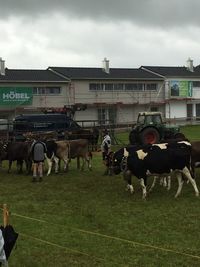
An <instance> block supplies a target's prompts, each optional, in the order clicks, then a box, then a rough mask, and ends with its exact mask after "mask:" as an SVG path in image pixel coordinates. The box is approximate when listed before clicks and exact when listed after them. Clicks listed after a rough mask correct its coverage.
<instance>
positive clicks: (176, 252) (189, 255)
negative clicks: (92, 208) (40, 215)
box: [12, 213, 200, 260]
mask: <svg viewBox="0 0 200 267" xmlns="http://www.w3.org/2000/svg"><path fill="white" fill-rule="evenodd" d="M12 215H14V216H16V217H21V218H24V219H28V220H32V221H37V222H41V223H45V224H51V225H55V226H58V224H55V223H49V222H47V221H45V220H41V219H36V218H32V217H28V216H24V215H20V214H17V213H12ZM59 226H63V227H66V226H64V225H60V224H59ZM68 228H70V229H72V230H74V231H77V232H81V233H85V234H90V235H95V236H99V237H103V238H107V239H112V240H117V241H121V242H124V243H128V244H132V245H135V246H142V247H146V248H151V249H154V250H161V251H165V252H171V253H174V254H179V255H183V256H187V257H190V258H194V259H198V260H200V256H197V255H192V254H189V253H184V252H181V251H176V250H173V249H169V248H163V247H159V246H154V245H149V244H144V243H140V242H137V241H132V240H128V239H124V238H120V237H115V236H110V235H105V234H101V233H97V232H92V231H88V230H83V229H79V228H74V227H68ZM37 240H41V239H37ZM41 241H42V240H41ZM44 242H48V241H44ZM48 243H49V244H53V243H50V242H48ZM57 246H59V245H57ZM60 247H62V246H60ZM80 253H81V254H83V253H82V252H80ZM86 255H88V254H86ZM88 256H89V255H88ZM102 260H104V259H102Z"/></svg>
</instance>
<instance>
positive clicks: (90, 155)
mask: <svg viewBox="0 0 200 267" xmlns="http://www.w3.org/2000/svg"><path fill="white" fill-rule="evenodd" d="M88 156H89V157H90V158H91V159H92V157H93V155H92V151H88Z"/></svg>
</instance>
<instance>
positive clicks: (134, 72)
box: [48, 67, 163, 80]
mask: <svg viewBox="0 0 200 267" xmlns="http://www.w3.org/2000/svg"><path fill="white" fill-rule="evenodd" d="M48 69H49V70H52V71H54V72H55V73H57V74H61V75H63V76H64V77H67V78H68V79H72V80H81V79H96V80H97V79H107V80H113V79H118V80H119V79H121V80H122V79H131V80H139V79H141V80H163V79H162V78H161V77H159V76H158V75H156V74H153V73H149V72H147V71H145V70H142V69H126V68H123V69H122V68H110V69H109V73H106V72H105V71H103V70H102V68H86V67H49V68H48Z"/></svg>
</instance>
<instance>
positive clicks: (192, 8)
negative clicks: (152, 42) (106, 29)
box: [0, 0, 200, 27]
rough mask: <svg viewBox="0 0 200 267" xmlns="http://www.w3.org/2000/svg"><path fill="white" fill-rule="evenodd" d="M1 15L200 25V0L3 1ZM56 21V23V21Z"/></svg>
mask: <svg viewBox="0 0 200 267" xmlns="http://www.w3.org/2000/svg"><path fill="white" fill-rule="evenodd" d="M0 5H1V16H2V17H4V18H5V17H10V16H12V17H13V16H25V17H26V18H28V19H29V18H31V19H34V18H36V17H37V16H43V15H45V16H48V17H49V18H50V16H51V15H52V14H55V13H57V14H62V15H63V16H67V17H70V16H71V17H73V18H79V19H90V20H96V21H113V22H115V21H116V22H117V21H130V22H132V23H135V24H139V25H147V26H154V27H176V26H178V27H183V26H185V25H196V26H200V20H199V10H200V1H199V0H168V1H166V0H124V1H116V0H107V1H106V0H101V1H100V0H78V1H77V0H58V1H53V0H34V1H33V0H17V1H13V0H6V1H5V0H0ZM55 23H56V22H55Z"/></svg>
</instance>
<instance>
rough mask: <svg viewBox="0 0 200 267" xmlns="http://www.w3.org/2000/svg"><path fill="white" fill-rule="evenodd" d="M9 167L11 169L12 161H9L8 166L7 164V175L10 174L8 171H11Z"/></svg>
mask: <svg viewBox="0 0 200 267" xmlns="http://www.w3.org/2000/svg"><path fill="white" fill-rule="evenodd" d="M11 167H12V160H9V164H8V173H10V171H11Z"/></svg>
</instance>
